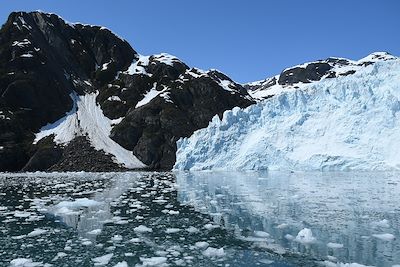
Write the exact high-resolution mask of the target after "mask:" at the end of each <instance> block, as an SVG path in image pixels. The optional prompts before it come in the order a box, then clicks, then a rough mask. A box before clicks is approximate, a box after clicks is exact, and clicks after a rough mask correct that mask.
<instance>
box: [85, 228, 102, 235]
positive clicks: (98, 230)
mask: <svg viewBox="0 0 400 267" xmlns="http://www.w3.org/2000/svg"><path fill="white" fill-rule="evenodd" d="M100 233H101V229H94V230H92V231H89V232H87V234H88V235H98V234H100Z"/></svg>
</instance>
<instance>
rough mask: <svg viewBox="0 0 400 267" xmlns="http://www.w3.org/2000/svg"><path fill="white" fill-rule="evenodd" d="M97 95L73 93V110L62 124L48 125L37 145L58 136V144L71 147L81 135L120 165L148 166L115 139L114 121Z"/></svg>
mask: <svg viewBox="0 0 400 267" xmlns="http://www.w3.org/2000/svg"><path fill="white" fill-rule="evenodd" d="M97 94H98V92H97V93H91V94H86V95H82V96H80V95H77V94H76V93H73V94H71V95H70V96H71V98H72V100H73V103H74V104H73V107H72V110H71V111H69V112H68V113H67V114H66V116H64V117H63V118H61V119H59V120H58V121H56V122H54V123H51V124H48V125H46V126H44V127H42V129H41V130H40V132H39V133H37V134H36V137H35V140H34V143H37V142H38V141H39V140H40V139H42V138H44V137H46V136H50V135H52V134H54V136H55V137H54V141H55V142H56V143H57V144H63V145H65V144H68V143H69V142H70V141H72V140H73V139H74V138H75V137H77V136H87V138H88V139H89V141H90V143H91V144H92V146H94V147H95V149H97V150H104V151H105V152H106V153H107V154H111V155H113V159H114V161H115V162H116V163H118V164H122V165H123V166H125V167H127V168H144V167H146V165H145V164H143V163H142V162H141V161H140V160H139V159H137V158H136V157H135V156H134V155H133V153H132V151H129V150H126V149H124V148H123V147H121V146H120V145H119V144H117V143H116V142H115V141H114V140H112V139H111V138H110V137H109V136H110V133H111V129H112V125H113V122H115V121H113V120H110V119H109V118H107V117H106V116H104V114H103V111H102V110H101V108H100V106H99V105H98V104H97V103H96V97H97Z"/></svg>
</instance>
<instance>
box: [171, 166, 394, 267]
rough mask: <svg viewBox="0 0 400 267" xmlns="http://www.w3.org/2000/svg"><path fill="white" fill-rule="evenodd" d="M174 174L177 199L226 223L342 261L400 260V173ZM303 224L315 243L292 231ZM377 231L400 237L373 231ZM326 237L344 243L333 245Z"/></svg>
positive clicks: (388, 263)
mask: <svg viewBox="0 0 400 267" xmlns="http://www.w3.org/2000/svg"><path fill="white" fill-rule="evenodd" d="M176 175H177V182H178V188H179V199H180V201H181V202H183V203H188V204H191V205H193V206H194V207H195V208H196V209H197V210H199V211H202V212H204V213H208V214H211V215H212V216H213V217H214V219H215V220H217V221H219V222H221V220H222V222H223V223H225V224H226V225H227V226H228V227H234V228H239V229H242V230H244V229H247V230H250V231H247V232H250V233H251V231H252V230H258V231H260V230H261V231H265V232H268V233H270V234H271V238H273V239H274V240H275V242H276V243H278V244H279V245H281V246H283V247H285V248H287V249H290V250H293V251H299V252H304V253H307V254H309V255H310V256H313V257H316V258H319V259H322V260H326V259H327V258H328V256H334V257H336V258H338V260H339V261H342V262H358V263H363V264H367V265H368V264H369V265H376V266H392V265H393V264H400V240H399V238H400V208H399V207H400V206H399V203H400V178H399V177H400V174H399V173H384V172H376V173H366V172H364V173H352V172H342V173H273V172H271V173H257V172H250V173H235V172H231V173H228V172H197V173H190V172H177V173H176ZM385 220H387V221H385ZM304 227H307V228H310V229H312V232H313V234H314V236H315V237H316V239H317V241H316V243H314V244H312V245H309V246H303V245H301V244H299V243H298V242H295V241H291V240H290V236H287V235H288V234H289V235H292V236H294V237H295V236H296V234H297V233H298V231H299V230H301V229H302V228H304ZM380 233H390V234H393V235H394V236H396V239H395V240H392V241H387V240H386V241H385V240H380V239H377V238H375V237H373V236H372V235H373V234H380ZM285 236H286V238H285ZM288 237H289V238H288ZM269 242H271V240H269ZM329 242H331V243H340V244H343V248H330V247H329V246H327V243H329ZM330 259H331V260H332V259H333V258H332V257H330Z"/></svg>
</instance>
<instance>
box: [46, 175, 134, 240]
mask: <svg viewBox="0 0 400 267" xmlns="http://www.w3.org/2000/svg"><path fill="white" fill-rule="evenodd" d="M83 175H84V174H83ZM141 175H142V174H141V173H139V172H137V173H133V172H127V173H108V174H90V176H91V177H95V178H96V179H100V178H104V179H106V180H109V181H112V182H111V183H110V186H108V187H106V188H104V189H102V190H98V192H95V193H93V195H92V196H91V197H90V199H86V198H77V199H75V200H62V201H58V204H56V205H52V206H49V207H46V208H47V210H48V212H49V213H50V214H53V215H54V216H56V217H57V218H58V219H59V220H60V221H61V222H62V223H64V224H66V225H67V226H68V227H72V228H74V229H76V231H77V232H78V234H79V236H83V237H87V238H95V237H96V235H97V234H98V233H99V232H100V231H98V230H101V229H102V228H103V225H104V223H106V222H110V221H112V219H117V221H115V220H114V222H116V223H118V219H122V218H120V217H118V216H115V215H114V214H112V213H111V206H112V205H113V202H115V201H118V198H119V197H120V196H121V195H122V194H123V193H124V192H125V191H126V190H127V189H128V188H129V186H130V185H131V184H132V183H134V182H135V181H137V180H138V178H139V177H140V176H141ZM90 232H91V233H90ZM88 233H89V234H88Z"/></svg>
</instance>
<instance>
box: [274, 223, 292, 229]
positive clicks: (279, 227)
mask: <svg viewBox="0 0 400 267" xmlns="http://www.w3.org/2000/svg"><path fill="white" fill-rule="evenodd" d="M288 226H289V224H287V223H281V224H279V225H277V226H276V227H275V228H277V229H284V228H286V227H288Z"/></svg>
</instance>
